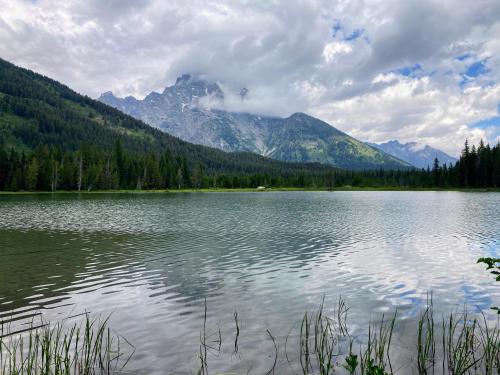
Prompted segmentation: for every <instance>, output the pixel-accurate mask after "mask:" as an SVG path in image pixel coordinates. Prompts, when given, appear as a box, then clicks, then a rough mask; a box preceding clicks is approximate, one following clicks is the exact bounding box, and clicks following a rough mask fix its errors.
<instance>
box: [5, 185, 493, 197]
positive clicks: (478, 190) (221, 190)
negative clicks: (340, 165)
mask: <svg viewBox="0 0 500 375" xmlns="http://www.w3.org/2000/svg"><path fill="white" fill-rule="evenodd" d="M286 191H290V192H292V191H297V192H299V191H302V192H336V191H339V192H342V191H395V192H397V191H414V192H423V191H428V192H431V191H434V192H462V193H500V188H441V189H440V188H437V189H436V188H410V187H408V188H404V187H400V186H385V187H349V186H343V187H336V188H333V189H327V188H279V187H277V188H266V189H256V188H234V189H232V188H211V189H206V188H204V189H157V190H132V189H130V190H123V189H117V190H93V191H86V190H82V191H77V190H58V191H55V192H51V191H0V195H36V194H43V195H49V194H82V195H90V194H180V193H269V192H286Z"/></svg>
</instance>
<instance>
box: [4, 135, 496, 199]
mask: <svg viewBox="0 0 500 375" xmlns="http://www.w3.org/2000/svg"><path fill="white" fill-rule="evenodd" d="M0 172H1V173H0V191H51V192H55V191H87V192H88V191H96V190H97V191H110V190H112V191H143V190H150V191H177V190H179V191H226V190H228V191H234V190H237V191H238V190H239V191H246V190H249V191H251V190H255V189H257V190H259V189H260V190H268V189H273V190H287V189H288V190H294V189H296V190H425V189H430V190H456V189H458V190H461V189H465V190H469V189H471V190H475V189H483V190H487V189H493V191H497V190H498V189H499V188H500V144H497V145H495V146H493V147H490V145H484V144H483V143H482V142H481V143H480V144H479V146H478V147H477V148H476V147H475V146H472V147H469V145H468V142H466V143H465V147H464V150H463V152H462V155H461V157H460V159H459V160H458V161H457V163H456V164H455V165H446V164H444V165H441V164H440V163H439V160H438V159H435V161H434V163H433V166H432V168H431V167H429V168H427V169H421V170H417V169H404V170H384V169H377V170H342V169H332V168H329V169H325V170H324V171H322V170H320V169H319V170H318V169H312V170H311V171H308V170H303V171H301V172H296V171H295V172H292V171H289V170H282V169H279V168H278V169H276V170H275V171H273V172H268V173H245V172H243V171H242V172H241V173H239V174H237V173H231V174H225V173H217V172H216V171H213V170H212V171H210V172H209V173H206V172H205V170H204V168H203V166H202V165H201V164H200V163H195V164H190V163H189V162H188V161H187V159H184V158H174V157H172V155H171V154H170V153H169V152H168V151H167V152H165V153H163V154H161V155H159V154H155V153H150V154H146V155H138V154H132V153H127V152H126V151H125V149H124V148H123V147H122V144H121V141H120V139H118V140H117V141H116V144H115V148H114V150H113V151H112V152H110V153H107V152H103V151H99V150H97V149H94V148H92V147H84V148H82V149H81V150H78V151H73V152H64V151H62V150H61V149H60V148H58V147H48V146H41V147H38V148H37V149H36V150H35V151H34V152H31V153H25V152H24V151H21V152H19V151H16V150H15V149H10V151H8V150H6V148H5V147H3V148H2V147H0Z"/></svg>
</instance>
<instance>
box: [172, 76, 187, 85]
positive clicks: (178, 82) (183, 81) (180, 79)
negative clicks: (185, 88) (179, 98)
mask: <svg viewBox="0 0 500 375" xmlns="http://www.w3.org/2000/svg"><path fill="white" fill-rule="evenodd" d="M189 81H191V74H183V75H181V76H180V77H177V79H176V80H175V85H174V86H181V85H185V84H187V83H189Z"/></svg>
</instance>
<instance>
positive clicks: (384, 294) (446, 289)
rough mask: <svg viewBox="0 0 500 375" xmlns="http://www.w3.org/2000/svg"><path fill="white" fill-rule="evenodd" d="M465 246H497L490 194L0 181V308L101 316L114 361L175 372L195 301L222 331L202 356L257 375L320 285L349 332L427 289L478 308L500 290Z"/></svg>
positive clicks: (10, 316) (189, 347) (193, 355)
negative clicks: (237, 331)
mask: <svg viewBox="0 0 500 375" xmlns="http://www.w3.org/2000/svg"><path fill="white" fill-rule="evenodd" d="M481 256H500V194H498V193H464V192H368V191H367V192H361V191H360V192H264V193H180V194H104V193H103V194H84V195H78V194H54V195H50V194H39V195H37V194H33V195H2V196H0V320H3V321H4V322H6V323H8V324H9V326H10V327H11V329H12V330H21V329H23V328H24V327H26V326H27V325H28V324H29V323H30V322H32V321H36V320H39V319H40V317H41V316H42V317H43V318H44V319H46V320H48V321H58V320H60V319H65V318H68V317H74V316H77V315H78V314H81V313H83V312H85V311H89V312H90V313H92V314H96V315H99V314H102V315H103V316H105V315H107V314H111V318H110V326H111V327H112V328H113V329H114V330H115V331H116V332H118V333H119V334H121V335H123V336H124V337H125V338H127V340H129V341H130V342H131V343H132V344H133V345H134V346H135V348H136V351H135V353H134V355H133V357H132V359H131V361H130V363H129V365H128V367H127V368H128V370H131V371H134V372H138V373H144V374H163V373H167V372H168V373H191V372H193V371H194V370H193V369H195V368H196V366H197V355H198V352H199V343H200V330H201V328H202V325H203V316H204V301H205V299H206V303H207V309H208V320H207V327H209V330H211V332H212V331H217V330H218V329H219V328H220V330H221V333H222V337H223V338H225V337H227V340H225V341H223V352H225V354H226V355H223V354H221V355H218V356H217V355H216V354H212V355H211V358H209V360H210V361H211V366H212V367H211V369H217V370H221V371H222V370H223V371H239V372H240V373H241V372H243V373H246V371H247V370H248V369H252V373H263V372H265V371H266V370H267V369H268V368H269V364H270V363H271V362H272V354H271V352H272V348H273V344H272V342H271V341H270V340H269V337H268V334H267V332H266V329H269V330H270V331H271V332H272V334H273V335H274V336H275V337H276V341H277V343H278V347H279V348H280V350H282V349H283V347H284V341H285V338H286V336H287V335H289V334H290V332H292V333H291V337H292V339H291V340H290V341H293V340H294V339H295V338H294V337H295V336H293V335H294V333H293V329H295V328H297V327H298V325H299V324H300V320H301V319H302V317H303V315H304V313H305V312H306V311H314V309H316V308H317V307H318V306H319V305H320V304H321V302H322V300H323V299H324V301H325V308H326V310H328V309H331V308H332V307H333V306H334V305H335V304H336V302H337V300H338V298H339V297H340V296H343V297H344V299H345V300H346V302H347V304H348V306H349V315H348V322H349V323H350V327H351V329H352V331H353V332H354V333H356V332H357V331H359V332H364V331H366V327H367V326H368V324H369V323H370V322H376V321H379V320H380V319H381V317H382V314H386V316H387V315H388V314H392V313H394V311H395V310H396V309H397V311H398V316H399V318H400V319H401V321H402V322H403V323H402V326H405V323H404V322H410V321H412V320H414V319H416V317H418V316H419V314H420V313H421V312H422V309H423V308H424V307H425V305H426V303H427V300H428V298H429V295H430V293H432V296H433V300H434V305H435V306H436V310H437V311H438V312H439V313H447V312H451V311H456V310H458V309H461V308H463V307H464V305H467V306H468V309H469V310H470V311H475V312H477V311H481V310H485V311H488V309H489V307H490V306H494V305H496V304H500V298H499V297H500V291H499V289H500V288H499V287H497V286H496V285H495V282H494V279H493V277H492V276H491V275H489V274H488V273H487V272H486V271H485V269H484V268H485V267H484V265H478V264H476V260H477V258H479V257H481ZM235 311H237V312H238V317H239V319H240V320H241V338H240V347H239V352H238V354H236V355H234V354H227V353H230V352H231V351H232V349H233V348H232V345H233V342H232V340H233V339H234V328H235V322H234V315H233V314H234V312H235ZM71 319H77V318H76V317H75V318H71ZM212 333H213V332H212ZM212 333H210V334H212ZM405 337H408V335H405V334H404V328H400V329H398V331H397V332H396V339H395V340H396V348H399V349H396V350H398V351H399V356H401V357H404V356H405V355H406V352H405V350H411V349H413V348H412V345H413V346H414V345H415V344H414V343H412V342H411V340H410V341H409V339H405ZM291 345H293V344H291Z"/></svg>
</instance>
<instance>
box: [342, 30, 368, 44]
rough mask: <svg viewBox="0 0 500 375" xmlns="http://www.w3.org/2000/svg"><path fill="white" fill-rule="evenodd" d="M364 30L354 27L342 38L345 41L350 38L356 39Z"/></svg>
mask: <svg viewBox="0 0 500 375" xmlns="http://www.w3.org/2000/svg"><path fill="white" fill-rule="evenodd" d="M364 32H365V29H356V30H354V31H353V32H352V33H350V34H349V35H348V36H346V37H345V38H344V40H345V41H351V40H356V39H358V38H359V37H360V36H361V35H363V33H364Z"/></svg>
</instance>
